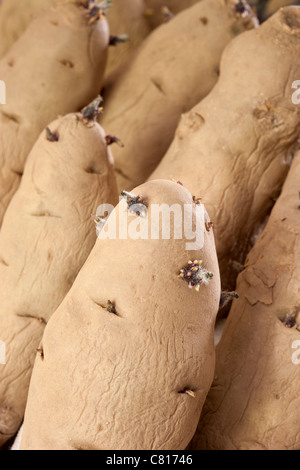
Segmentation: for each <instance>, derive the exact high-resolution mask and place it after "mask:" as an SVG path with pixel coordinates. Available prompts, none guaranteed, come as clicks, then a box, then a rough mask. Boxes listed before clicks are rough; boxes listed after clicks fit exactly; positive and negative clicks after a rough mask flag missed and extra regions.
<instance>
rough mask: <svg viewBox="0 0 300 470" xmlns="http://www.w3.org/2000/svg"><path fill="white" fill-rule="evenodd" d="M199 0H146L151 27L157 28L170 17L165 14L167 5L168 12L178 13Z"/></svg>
mask: <svg viewBox="0 0 300 470" xmlns="http://www.w3.org/2000/svg"><path fill="white" fill-rule="evenodd" d="M197 2H199V0H184V1H182V0H145V5H146V15H147V17H148V21H149V24H150V25H151V28H152V29H154V28H157V27H158V26H160V25H161V24H162V23H163V22H164V21H165V20H166V19H168V18H166V17H165V14H164V9H165V7H166V8H167V9H168V10H169V11H168V10H167V11H166V13H169V14H171V15H176V14H177V13H179V12H181V11H182V10H184V9H186V8H189V7H191V6H193V5H195V3H197Z"/></svg>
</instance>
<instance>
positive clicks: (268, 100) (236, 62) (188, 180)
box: [150, 7, 300, 290]
mask: <svg viewBox="0 0 300 470" xmlns="http://www.w3.org/2000/svg"><path fill="white" fill-rule="evenodd" d="M279 44H280V47H279V46H278V45H279ZM299 54H300V9H299V7H287V8H286V9H282V10H280V11H279V12H278V13H277V14H275V15H274V16H273V17H272V18H270V19H269V20H268V21H266V22H265V23H263V24H262V25H261V26H260V27H259V28H258V29H256V30H252V31H248V32H246V33H245V34H242V35H240V36H239V37H238V38H236V39H235V40H233V41H232V42H231V43H230V44H229V46H228V47H227V48H226V50H225V52H224V55H223V59H222V63H221V76H220V80H219V82H218V84H217V85H216V86H215V88H214V89H213V91H212V92H211V93H210V94H209V95H208V97H206V98H205V99H204V100H203V101H202V102H200V103H199V104H198V105H197V106H195V107H194V108H193V109H192V110H191V111H190V112H189V113H187V114H185V115H184V116H183V117H182V119H181V122H180V124H179V126H178V128H177V131H176V136H175V139H174V141H173V143H172V145H171V146H170V148H169V150H168V152H167V153H166V155H165V157H164V158H163V159H162V161H161V163H160V165H159V166H158V168H157V169H156V170H155V171H154V172H153V174H152V175H151V178H150V179H164V178H166V177H167V176H168V177H173V178H175V179H176V180H180V181H181V182H182V183H183V184H185V185H187V186H189V188H190V189H191V191H192V192H194V193H195V194H196V195H197V196H199V197H202V198H203V203H204V204H205V205H206V207H207V211H208V213H209V214H210V217H211V219H212V220H213V222H214V228H215V237H216V246H217V252H218V257H219V263H220V270H221V279H222V285H223V288H224V289H230V290H232V289H235V280H236V275H237V271H236V270H235V269H234V268H233V265H232V262H233V261H237V262H239V263H241V264H243V263H244V261H245V258H246V255H247V253H248V252H249V249H250V248H251V246H252V244H253V241H252V237H253V235H254V234H255V232H256V230H257V229H258V228H259V227H260V225H261V223H262V222H263V221H264V219H265V217H266V216H267V214H268V212H269V210H270V209H271V207H272V205H273V204H274V199H276V198H277V197H278V194H279V192H280V189H281V187H282V184H283V182H284V179H285V177H286V175H287V172H288V169H289V163H290V160H291V156H292V155H293V154H294V152H295V149H296V148H297V147H298V138H299V132H300V108H299V106H295V105H294V104H293V102H292V94H293V92H294V90H293V89H292V83H293V81H294V80H296V77H299V76H300V61H299ZM279 63H280V67H278V64H279ZM274 76H276V80H274Z"/></svg>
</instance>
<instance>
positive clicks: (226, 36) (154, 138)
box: [101, 0, 255, 191]
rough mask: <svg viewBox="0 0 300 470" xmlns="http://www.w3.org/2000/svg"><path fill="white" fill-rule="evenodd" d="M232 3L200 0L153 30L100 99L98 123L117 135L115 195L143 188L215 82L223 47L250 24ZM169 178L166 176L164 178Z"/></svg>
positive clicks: (250, 17)
mask: <svg viewBox="0 0 300 470" xmlns="http://www.w3.org/2000/svg"><path fill="white" fill-rule="evenodd" d="M245 14H246V16H244V14H243V15H242V14H241V13H239V12H237V11H236V1H235V0H227V1H225V2H224V1H223V0H203V1H201V2H199V3H198V4H197V5H195V6H194V7H192V8H190V9H188V10H185V11H184V12H182V13H180V14H179V15H177V16H176V17H175V18H174V19H173V20H172V21H170V22H169V23H168V24H165V25H163V26H161V27H160V28H158V29H157V30H156V31H154V32H153V33H152V34H151V35H150V36H149V37H148V38H147V39H146V40H145V41H144V43H143V45H142V46H141V48H140V49H139V51H138V53H137V54H136V56H135V59H134V60H133V61H132V62H131V63H130V65H129V66H128V67H126V69H125V71H124V73H123V74H122V75H120V76H119V78H118V79H117V80H115V81H114V82H113V84H112V86H110V87H108V88H107V89H106V93H105V94H104V114H103V117H102V119H101V123H102V125H103V126H104V128H106V129H108V128H109V129H110V130H111V132H112V133H113V134H115V135H117V136H118V137H119V138H120V139H121V140H122V141H123V143H124V145H125V147H124V148H116V149H115V152H114V156H115V160H116V172H117V181H118V186H119V189H120V190H124V189H125V190H129V191H130V190H131V189H132V188H134V187H135V186H137V185H138V184H141V183H143V182H144V181H145V180H146V179H147V178H148V177H149V175H150V174H151V173H152V171H153V170H154V169H155V167H156V166H157V164H158V163H159V161H160V159H161V158H162V157H163V155H164V154H165V152H166V151H167V149H168V147H169V145H170V143H171V142H172V139H173V137H174V132H175V130H176V126H177V124H178V121H179V119H180V116H181V113H182V112H184V111H188V110H189V109H190V108H191V107H192V106H194V105H195V104H196V103H198V102H199V100H201V99H202V98H203V97H204V96H206V95H207V94H208V93H209V92H210V90H211V89H212V87H213V86H214V85H215V83H216V82H217V79H218V76H219V63H220V58H221V54H222V52H223V49H224V47H225V45H226V44H227V43H228V42H229V41H230V40H231V39H232V38H233V37H234V36H236V35H237V34H239V33H240V32H242V31H245V30H246V29H248V28H253V25H254V24H255V19H254V17H253V15H252V12H251V11H250V10H249V11H248V7H247V6H245ZM168 178H169V175H168V176H167V179H168Z"/></svg>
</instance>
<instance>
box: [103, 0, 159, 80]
mask: <svg viewBox="0 0 300 470" xmlns="http://www.w3.org/2000/svg"><path fill="white" fill-rule="evenodd" d="M106 17H107V21H108V24H109V28H110V32H111V34H112V35H114V36H118V35H121V34H127V35H128V36H129V39H130V40H129V41H128V42H126V43H124V44H118V45H117V46H111V47H110V48H109V53H108V63H107V67H106V78H107V80H111V79H112V78H111V77H110V78H108V77H109V76H110V74H111V73H112V72H116V71H118V70H119V68H120V67H121V66H123V65H125V66H126V64H127V63H128V61H129V60H131V58H132V56H133V55H134V54H135V52H136V51H137V50H138V48H139V47H140V45H141V44H142V42H143V41H144V39H145V38H146V37H147V36H148V35H149V34H150V32H151V28H150V26H149V24H148V21H147V17H146V15H145V4H144V0H125V1H124V0H114V2H113V5H112V7H111V8H110V9H109V10H108V12H107V15H106Z"/></svg>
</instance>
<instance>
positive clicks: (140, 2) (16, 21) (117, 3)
mask: <svg viewBox="0 0 300 470" xmlns="http://www.w3.org/2000/svg"><path fill="white" fill-rule="evenodd" d="M67 2H71V3H74V4H76V3H80V0H78V1H77V0H22V1H20V0H4V1H3V5H2V7H1V9H0V58H1V57H3V56H4V54H5V53H6V52H7V51H8V50H9V49H10V47H11V46H12V45H13V43H14V42H15V41H16V40H17V39H19V37H20V36H21V35H22V34H23V33H24V31H25V30H26V29H27V28H28V26H29V24H30V22H31V21H32V19H33V18H34V17H35V16H36V15H38V14H39V13H40V12H41V11H45V10H46V9H47V8H49V7H50V6H51V5H55V4H58V3H67ZM106 18H107V21H108V23H109V27H110V31H111V34H112V35H113V36H118V35H123V34H126V35H128V36H129V39H130V40H129V41H128V42H126V43H125V44H123V45H119V46H118V47H111V48H110V49H109V56H108V63H107V67H106V70H105V71H106V74H109V73H110V72H112V71H113V70H114V69H116V68H117V67H118V66H119V65H122V64H124V63H125V62H127V60H128V59H129V57H130V56H131V55H132V54H133V52H134V51H135V50H136V49H137V48H138V46H139V45H140V44H141V42H142V41H143V40H144V38H145V37H146V36H147V35H148V34H149V33H150V31H151V28H150V25H149V24H148V21H147V18H146V16H145V5H144V0H126V1H124V0H114V2H113V4H112V7H111V8H110V9H109V10H108V11H107V13H106Z"/></svg>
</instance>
